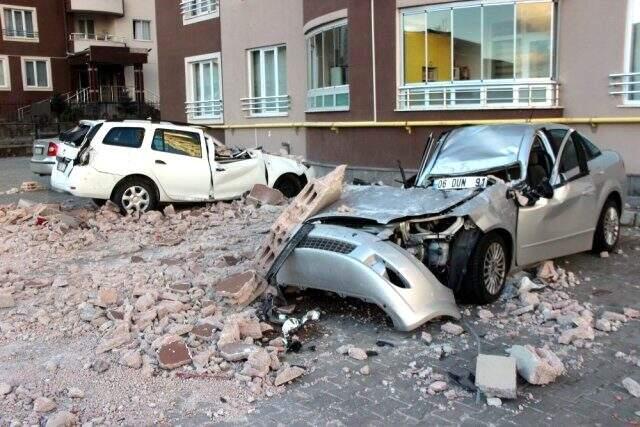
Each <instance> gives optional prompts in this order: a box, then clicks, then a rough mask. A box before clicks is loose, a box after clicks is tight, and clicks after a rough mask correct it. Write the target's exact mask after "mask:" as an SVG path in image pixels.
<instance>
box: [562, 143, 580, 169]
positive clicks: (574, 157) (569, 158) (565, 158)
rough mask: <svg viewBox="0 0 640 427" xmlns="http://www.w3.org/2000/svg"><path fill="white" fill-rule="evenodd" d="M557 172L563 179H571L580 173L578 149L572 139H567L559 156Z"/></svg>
mask: <svg viewBox="0 0 640 427" xmlns="http://www.w3.org/2000/svg"><path fill="white" fill-rule="evenodd" d="M559 172H560V173H561V174H563V175H564V178H565V179H571V178H574V177H576V176H577V175H579V174H580V162H579V160H578V150H577V147H576V143H575V141H574V140H573V139H571V138H570V139H569V141H567V145H566V146H565V147H564V151H563V152H562V156H561V157H560V168H559Z"/></svg>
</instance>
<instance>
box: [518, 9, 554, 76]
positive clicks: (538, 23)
mask: <svg viewBox="0 0 640 427" xmlns="http://www.w3.org/2000/svg"><path fill="white" fill-rule="evenodd" d="M552 7H553V5H552V3H520V4H518V5H517V8H516V15H517V23H516V78H519V79H521V78H549V77H551V75H550V74H551V46H552V43H551V15H552V10H553V9H552Z"/></svg>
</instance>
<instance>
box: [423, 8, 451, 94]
mask: <svg viewBox="0 0 640 427" xmlns="http://www.w3.org/2000/svg"><path fill="white" fill-rule="evenodd" d="M427 19H428V21H427V31H428V32H427V58H428V59H429V68H428V69H427V81H429V82H441V81H449V80H451V48H452V44H451V40H452V38H451V11H449V10H440V11H434V12H430V13H429V14H428V15H427Z"/></svg>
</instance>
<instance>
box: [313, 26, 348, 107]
mask: <svg viewBox="0 0 640 427" xmlns="http://www.w3.org/2000/svg"><path fill="white" fill-rule="evenodd" d="M348 54H349V52H348V30H347V21H346V20H342V21H338V22H335V23H333V24H330V25H327V26H325V27H322V28H320V29H318V30H316V31H314V32H312V33H310V34H308V35H307V84H308V93H307V111H346V110H348V109H349V55H348Z"/></svg>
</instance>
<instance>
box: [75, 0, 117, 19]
mask: <svg viewBox="0 0 640 427" xmlns="http://www.w3.org/2000/svg"><path fill="white" fill-rule="evenodd" d="M69 11H70V12H85V13H106V14H110V15H119V16H122V15H124V2H123V0H69Z"/></svg>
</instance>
